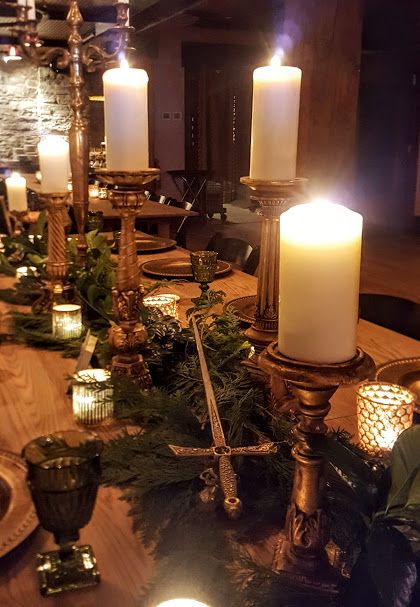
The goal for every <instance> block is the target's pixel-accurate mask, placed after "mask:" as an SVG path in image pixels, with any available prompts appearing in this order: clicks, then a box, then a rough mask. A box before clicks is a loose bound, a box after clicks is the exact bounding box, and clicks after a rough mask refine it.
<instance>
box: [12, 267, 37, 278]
mask: <svg viewBox="0 0 420 607" xmlns="http://www.w3.org/2000/svg"><path fill="white" fill-rule="evenodd" d="M36 273H37V271H36V267H35V266H21V267H20V268H16V280H17V281H18V282H19V280H20V279H21V278H23V277H24V276H35V275H36Z"/></svg>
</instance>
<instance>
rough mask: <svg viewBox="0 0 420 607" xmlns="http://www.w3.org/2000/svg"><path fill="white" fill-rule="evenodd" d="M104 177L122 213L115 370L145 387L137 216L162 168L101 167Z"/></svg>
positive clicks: (147, 382) (115, 291)
mask: <svg viewBox="0 0 420 607" xmlns="http://www.w3.org/2000/svg"><path fill="white" fill-rule="evenodd" d="M97 174H98V176H99V178H100V179H101V181H103V182H105V183H107V184H110V185H113V186H114V188H115V189H112V190H110V191H109V198H110V200H111V203H112V205H113V207H114V208H115V209H116V210H117V211H118V212H119V214H120V216H121V238H120V245H119V251H118V267H117V275H116V281H115V287H114V289H113V292H112V295H113V305H114V312H115V315H116V317H117V322H118V324H117V325H114V326H113V327H112V329H111V330H110V336H109V340H110V344H111V345H112V346H113V347H114V348H115V349H116V350H117V352H118V353H117V354H116V355H115V356H114V357H113V359H112V367H111V369H112V371H113V372H116V373H120V374H122V375H129V376H130V377H132V378H133V379H135V380H136V381H138V383H139V385H140V386H141V387H142V388H148V387H150V386H151V384H152V380H151V377H150V373H149V370H148V368H147V365H146V363H145V361H144V359H143V356H142V355H141V353H140V350H141V348H142V346H144V344H145V343H146V341H147V337H148V336H147V331H146V329H145V327H144V326H143V325H142V324H141V323H140V322H139V314H140V305H141V302H142V299H143V289H142V287H141V284H140V274H139V269H138V264H137V247H136V240H135V218H136V215H137V213H138V211H139V210H140V209H141V208H142V206H143V203H144V201H145V199H146V197H145V193H144V191H145V188H146V185H147V184H148V183H149V182H150V181H153V179H156V177H157V176H158V175H159V169H145V170H144V171H133V172H126V171H108V170H107V169H98V171H97Z"/></svg>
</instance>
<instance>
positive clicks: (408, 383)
mask: <svg viewBox="0 0 420 607" xmlns="http://www.w3.org/2000/svg"><path fill="white" fill-rule="evenodd" d="M375 379H378V380H379V381H389V382H391V383H392V384H399V385H400V386H404V387H405V388H408V389H409V390H411V391H412V392H414V394H415V395H416V397H417V399H416V406H415V409H416V412H417V413H420V358H418V357H416V358H402V359H400V360H393V361H391V362H389V363H385V364H383V365H380V366H379V367H378V368H377V369H376V376H375Z"/></svg>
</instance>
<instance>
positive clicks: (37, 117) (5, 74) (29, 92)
mask: <svg viewBox="0 0 420 607" xmlns="http://www.w3.org/2000/svg"><path fill="white" fill-rule="evenodd" d="M69 127H70V98H69V90H68V77H67V76H66V75H63V74H57V73H56V72H54V71H53V70H52V69H50V68H47V67H41V68H37V67H35V66H33V65H30V64H28V63H26V62H25V61H21V62H19V63H17V62H9V63H8V64H5V63H3V62H1V61H0V166H7V167H11V168H19V169H21V170H29V169H34V168H36V167H37V165H38V155H37V147H36V146H37V143H38V141H39V139H40V137H41V136H42V135H46V134H55V135H67V133H68V129H69Z"/></svg>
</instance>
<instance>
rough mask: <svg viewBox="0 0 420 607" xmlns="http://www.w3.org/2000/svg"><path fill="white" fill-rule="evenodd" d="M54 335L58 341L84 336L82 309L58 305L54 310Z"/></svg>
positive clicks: (74, 305) (71, 305) (75, 306)
mask: <svg viewBox="0 0 420 607" xmlns="http://www.w3.org/2000/svg"><path fill="white" fill-rule="evenodd" d="M52 334H53V336H54V337H57V338H58V339H77V338H78V337H80V336H81V334H82V308H81V307H80V306H79V305H77V304H57V305H55V306H53V309H52Z"/></svg>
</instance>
